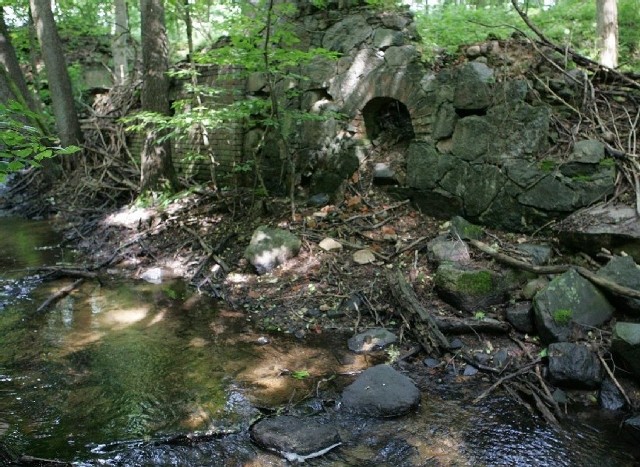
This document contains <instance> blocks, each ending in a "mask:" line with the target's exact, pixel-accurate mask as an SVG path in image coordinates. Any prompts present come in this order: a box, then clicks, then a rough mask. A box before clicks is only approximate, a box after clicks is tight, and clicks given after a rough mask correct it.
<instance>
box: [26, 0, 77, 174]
mask: <svg viewBox="0 0 640 467" xmlns="http://www.w3.org/2000/svg"><path fill="white" fill-rule="evenodd" d="M30 6H31V15H32V17H33V22H34V24H35V27H36V34H37V35H38V41H39V42H40V48H41V49H42V58H43V60H44V66H45V70H46V72H47V80H48V81H49V92H50V94H51V104H52V107H53V115H54V117H55V121H56V129H57V130H58V136H59V137H60V142H61V144H62V145H63V146H70V145H74V144H81V143H82V139H83V138H82V131H81V130H80V122H79V121H78V114H77V112H76V109H75V105H74V102H73V91H72V89H71V79H70V78H69V72H68V71H67V64H66V61H65V56H64V51H63V49H62V42H61V41H60V36H58V30H57V28H56V23H55V20H54V19H53V12H52V11H51V2H50V0H30ZM72 158H73V156H66V157H65V161H67V162H69V161H71V160H72Z"/></svg>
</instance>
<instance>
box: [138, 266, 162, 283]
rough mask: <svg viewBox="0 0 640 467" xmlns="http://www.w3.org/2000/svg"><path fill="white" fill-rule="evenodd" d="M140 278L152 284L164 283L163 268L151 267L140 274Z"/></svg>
mask: <svg viewBox="0 0 640 467" xmlns="http://www.w3.org/2000/svg"><path fill="white" fill-rule="evenodd" d="M140 279H142V280H144V281H146V282H149V283H150V284H162V268H149V269H147V270H146V271H144V272H143V273H142V274H140Z"/></svg>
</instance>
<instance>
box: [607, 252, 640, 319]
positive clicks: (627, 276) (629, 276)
mask: <svg viewBox="0 0 640 467" xmlns="http://www.w3.org/2000/svg"><path fill="white" fill-rule="evenodd" d="M597 275H598V276H600V277H603V278H604V279H608V280H610V281H611V282H615V283H616V284H619V285H622V286H624V287H629V288H630V289H634V290H640V266H638V265H637V264H636V262H635V261H634V260H633V258H632V257H630V256H614V257H613V258H611V260H609V262H608V263H607V264H606V266H604V267H602V268H600V270H599V271H598V272H597ZM612 295H613V297H612V301H613V302H614V303H615V304H616V305H618V306H619V308H620V311H622V312H632V313H635V314H640V300H638V299H637V298H630V297H625V296H621V295H615V294H612Z"/></svg>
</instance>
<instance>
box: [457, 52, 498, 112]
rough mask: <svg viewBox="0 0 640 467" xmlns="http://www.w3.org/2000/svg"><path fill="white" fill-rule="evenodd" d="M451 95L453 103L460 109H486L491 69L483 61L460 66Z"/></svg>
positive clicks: (489, 101) (492, 81) (491, 79)
mask: <svg viewBox="0 0 640 467" xmlns="http://www.w3.org/2000/svg"><path fill="white" fill-rule="evenodd" d="M457 78H458V79H457V81H456V87H455V91H454V95H453V105H454V107H455V108H456V109H461V110H481V109H486V108H487V107H489V105H490V104H491V100H492V98H493V94H492V92H491V85H492V84H493V83H494V82H495V79H494V76H493V70H492V69H491V68H489V67H488V66H487V65H485V64H484V63H480V62H469V63H466V64H464V65H463V66H461V67H460V69H459V71H458V76H457Z"/></svg>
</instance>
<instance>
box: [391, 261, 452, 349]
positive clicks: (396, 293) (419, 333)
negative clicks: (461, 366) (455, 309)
mask: <svg viewBox="0 0 640 467" xmlns="http://www.w3.org/2000/svg"><path fill="white" fill-rule="evenodd" d="M387 280H388V282H389V286H390V287H391V293H392V294H393V297H394V298H395V299H396V302H398V304H399V305H400V307H399V313H400V315H401V316H402V318H403V320H404V321H405V322H407V323H409V325H410V329H411V331H412V333H413V334H414V335H415V337H416V339H417V340H418V342H420V345H422V347H424V349H425V351H426V352H427V353H428V354H432V353H435V354H440V349H443V350H448V349H449V341H448V340H447V338H446V337H445V336H444V334H442V332H441V331H440V329H439V328H438V323H437V322H436V319H435V318H434V317H433V316H432V315H431V313H429V312H428V311H427V310H426V309H425V308H424V307H423V306H422V305H421V304H420V301H419V300H418V297H416V294H415V292H414V291H413V289H412V288H411V286H410V285H409V283H408V282H407V281H406V280H405V278H404V276H403V275H402V272H401V271H399V270H396V271H392V272H391V271H390V272H389V273H387ZM405 313H407V314H408V315H409V316H405V315H404V314H405Z"/></svg>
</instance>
